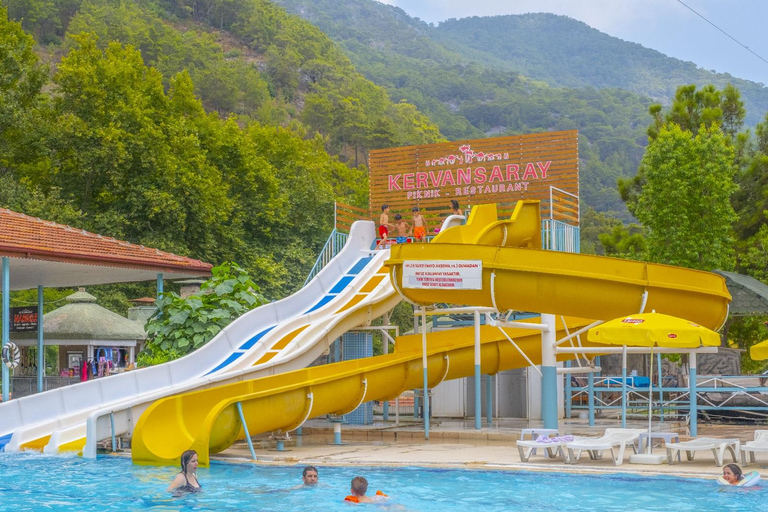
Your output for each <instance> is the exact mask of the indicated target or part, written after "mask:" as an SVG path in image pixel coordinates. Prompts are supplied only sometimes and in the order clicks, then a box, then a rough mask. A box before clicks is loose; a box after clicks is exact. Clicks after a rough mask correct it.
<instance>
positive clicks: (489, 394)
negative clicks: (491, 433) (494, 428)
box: [485, 373, 493, 427]
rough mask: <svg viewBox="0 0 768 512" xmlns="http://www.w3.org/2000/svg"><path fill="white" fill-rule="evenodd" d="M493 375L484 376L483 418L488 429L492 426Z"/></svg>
mask: <svg viewBox="0 0 768 512" xmlns="http://www.w3.org/2000/svg"><path fill="white" fill-rule="evenodd" d="M492 384H493V375H491V374H490V373H489V374H488V375H486V380H485V417H486V423H488V426H489V427H490V426H491V425H492V424H493V388H492V387H491V385H492Z"/></svg>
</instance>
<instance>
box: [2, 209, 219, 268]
mask: <svg viewBox="0 0 768 512" xmlns="http://www.w3.org/2000/svg"><path fill="white" fill-rule="evenodd" d="M0 255H2V256H12V257H15V258H30V259H37V260H50V261H61V262H68V263H87V264H97V265H102V266H112V267H124V268H125V267H127V268H140V269H144V270H157V271H158V272H174V271H175V272H184V273H199V274H200V275H210V273H211V268H212V267H213V265H211V264H210V263H205V262H203V261H200V260H195V259H192V258H186V257H184V256H177V255H176V254H171V253H169V252H163V251H161V250H159V249H153V248H150V247H144V246H143V245H134V244H131V243H129V242H124V241H121V240H117V239H115V238H110V237H105V236H101V235H96V234H94V233H89V232H88V231H85V230H81V229H76V228H73V227H71V226H65V225H63V224H56V223H55V222H49V221H44V220H41V219H37V218H35V217H30V216H29V215H24V214H22V213H17V212H13V211H11V210H6V209H2V208H0Z"/></svg>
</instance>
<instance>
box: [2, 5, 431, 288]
mask: <svg viewBox="0 0 768 512" xmlns="http://www.w3.org/2000/svg"><path fill="white" fill-rule="evenodd" d="M8 9H9V11H8V12H9V14H10V16H11V18H12V19H17V20H19V21H18V22H14V21H12V20H8V19H7V18H6V16H5V10H3V12H2V15H1V16H0V17H2V27H0V29H2V31H1V32H0V38H2V40H3V41H2V43H3V45H2V49H0V51H2V52H3V56H2V57H3V60H2V66H3V69H2V70H0V71H2V76H3V77H4V80H3V82H2V83H0V89H2V91H1V92H2V98H3V101H2V104H0V123H1V124H2V126H1V128H2V131H0V145H2V147H3V149H4V151H3V154H2V155H0V165H1V166H0V181H1V182H2V185H1V186H0V205H1V206H4V207H8V208H11V209H14V210H17V211H21V212H24V213H28V214H31V215H36V216H40V217H43V218H46V219H50V220H55V221H59V222H62V223H67V224H71V225H73V226H75V227H78V228H82V229H87V230H90V231H93V232H97V233H100V234H104V235H108V236H114V237H116V238H118V239H124V240H128V241H130V242H133V243H137V244H143V245H147V246H152V247H157V248H160V249H163V250H168V251H172V252H176V253H179V254H184V255H189V256H193V257H197V258H200V259H203V260H205V261H210V262H214V263H219V262H222V261H237V262H238V263H239V264H240V265H242V266H243V267H244V268H245V269H246V270H247V271H248V272H249V273H250V274H251V275H252V276H254V280H255V282H256V283H257V284H259V285H260V286H261V287H262V290H263V292H264V294H265V295H266V296H267V297H268V298H280V297H282V296H284V295H285V294H286V293H288V292H290V291H292V290H295V289H296V288H297V287H299V286H300V285H301V283H302V282H303V279H304V276H306V273H307V272H308V271H309V268H310V267H311V265H312V263H313V262H314V259H315V257H316V255H317V253H318V252H319V250H320V248H321V247H322V244H323V243H324V242H325V239H326V238H327V236H328V234H329V233H330V231H331V229H332V222H333V204H334V201H335V200H342V201H345V202H348V203H352V204H357V205H361V206H363V205H367V181H366V168H365V166H364V163H365V160H366V155H367V151H368V150H369V149H372V148H379V147H390V146H399V145H408V144H419V143H430V142H436V141H440V140H444V139H443V137H442V136H441V134H440V132H439V130H438V128H437V126H436V125H435V124H433V123H432V122H431V121H430V120H429V119H428V118H427V117H426V116H425V115H423V114H421V113H420V112H419V111H418V110H417V109H416V108H415V107H414V106H413V105H412V104H409V103H405V102H392V101H391V100H390V99H389V97H388V95H387V93H386V91H385V90H384V89H382V88H381V87H380V86H377V85H375V84H374V83H372V82H370V81H369V80H367V79H365V78H364V77H363V76H361V75H360V74H359V73H357V72H356V71H355V69H354V67H353V65H352V64H351V63H350V61H349V60H348V59H347V58H346V57H345V56H344V54H343V53H342V52H341V51H340V50H339V49H338V48H337V47H336V45H335V44H334V43H332V42H331V41H330V40H329V39H328V38H327V37H326V36H325V35H324V34H322V33H321V32H320V31H319V30H318V29H316V28H315V27H313V26H311V25H310V24H308V23H307V22H305V21H303V20H301V19H300V18H298V17H295V16H290V15H288V14H286V13H285V12H284V11H283V10H282V9H281V8H279V7H277V6H275V5H274V4H272V3H270V2H267V1H262V0H249V1H245V2H238V3H237V4H233V3H226V2H214V3H195V2H192V3H177V2H171V1H168V2H166V1H163V0H158V1H137V2H123V1H117V0H114V1H113V0H90V1H85V2H79V1H77V0H21V1H15V2H10V3H8ZM22 27H23V29H25V30H26V32H27V33H25V32H24V31H22ZM30 33H31V34H33V35H34V37H36V38H37V40H38V41H39V42H40V43H44V45H41V46H38V47H37V53H35V52H34V51H33V48H35V46H34V45H35V41H34V39H33V37H32V36H30V35H28V34H30Z"/></svg>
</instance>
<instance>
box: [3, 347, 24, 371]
mask: <svg viewBox="0 0 768 512" xmlns="http://www.w3.org/2000/svg"><path fill="white" fill-rule="evenodd" d="M20 361H21V349H20V348H19V347H17V346H16V344H15V343H14V342H12V341H9V342H8V343H6V344H5V346H4V347H3V363H5V366H7V367H8V368H16V367H17V366H19V362H20Z"/></svg>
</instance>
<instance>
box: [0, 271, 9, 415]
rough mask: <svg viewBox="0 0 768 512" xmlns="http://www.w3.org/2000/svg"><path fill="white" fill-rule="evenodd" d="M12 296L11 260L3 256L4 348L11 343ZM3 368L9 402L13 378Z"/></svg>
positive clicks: (5, 396)
mask: <svg viewBox="0 0 768 512" xmlns="http://www.w3.org/2000/svg"><path fill="white" fill-rule="evenodd" d="M10 295H11V260H10V259H9V258H8V257H7V256H3V308H2V309H3V329H2V340H0V347H4V346H5V344H6V343H8V342H9V341H10V334H9V332H10V330H9V327H10V323H11V309H10V304H11V302H10V300H11V299H10ZM0 366H2V367H3V369H2V374H3V402H7V401H8V399H9V390H10V387H11V378H10V374H9V369H8V367H7V366H5V365H4V364H2V363H0Z"/></svg>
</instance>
